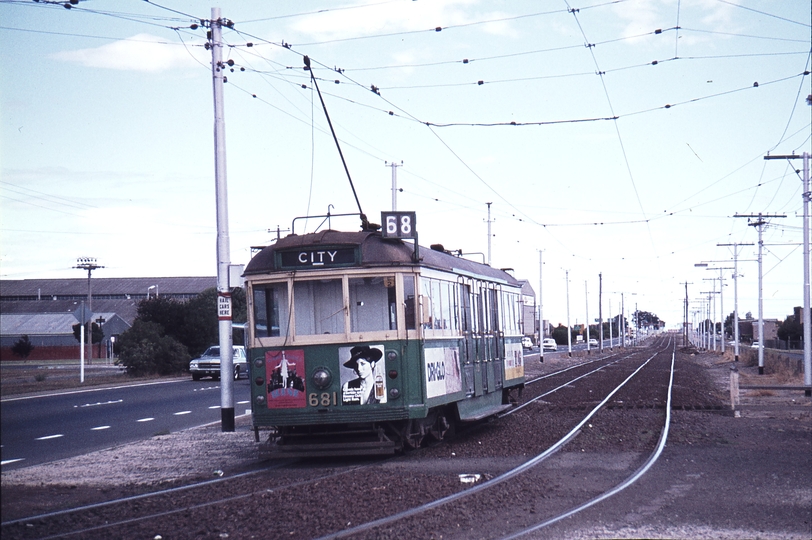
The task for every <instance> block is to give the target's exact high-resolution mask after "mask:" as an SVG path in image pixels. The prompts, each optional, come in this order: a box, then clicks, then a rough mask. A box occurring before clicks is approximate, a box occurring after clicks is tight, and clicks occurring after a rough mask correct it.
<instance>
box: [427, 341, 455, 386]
mask: <svg viewBox="0 0 812 540" xmlns="http://www.w3.org/2000/svg"><path fill="white" fill-rule="evenodd" d="M425 362H426V396H427V397H429V398H433V397H437V396H445V395H448V394H453V393H455V392H459V391H461V390H462V375H461V373H460V350H459V348H457V347H432V348H426V350H425Z"/></svg>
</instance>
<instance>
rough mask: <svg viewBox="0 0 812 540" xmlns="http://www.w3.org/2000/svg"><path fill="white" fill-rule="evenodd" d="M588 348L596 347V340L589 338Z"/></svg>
mask: <svg viewBox="0 0 812 540" xmlns="http://www.w3.org/2000/svg"><path fill="white" fill-rule="evenodd" d="M589 346H590V347H597V346H598V340H597V339H595V338H589Z"/></svg>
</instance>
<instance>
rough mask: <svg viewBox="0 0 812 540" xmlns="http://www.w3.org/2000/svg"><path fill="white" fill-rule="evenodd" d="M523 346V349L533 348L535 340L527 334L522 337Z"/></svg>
mask: <svg viewBox="0 0 812 540" xmlns="http://www.w3.org/2000/svg"><path fill="white" fill-rule="evenodd" d="M522 348H523V349H532V348H533V340H532V339H530V338H529V337H527V336H525V337H523V338H522Z"/></svg>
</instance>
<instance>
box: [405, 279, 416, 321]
mask: <svg viewBox="0 0 812 540" xmlns="http://www.w3.org/2000/svg"><path fill="white" fill-rule="evenodd" d="M415 277H416V276H414V275H412V274H403V308H404V312H405V315H404V319H405V323H406V330H407V331H408V330H417V314H418V304H417V286H416V285H415Z"/></svg>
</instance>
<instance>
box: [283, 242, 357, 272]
mask: <svg viewBox="0 0 812 540" xmlns="http://www.w3.org/2000/svg"><path fill="white" fill-rule="evenodd" d="M277 255H278V256H279V260H278V261H279V268H283V269H284V268H334V267H337V266H353V265H355V264H356V260H357V259H356V249H355V248H354V247H324V248H320V249H296V250H290V251H282V252H280V253H278V254H277Z"/></svg>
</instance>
